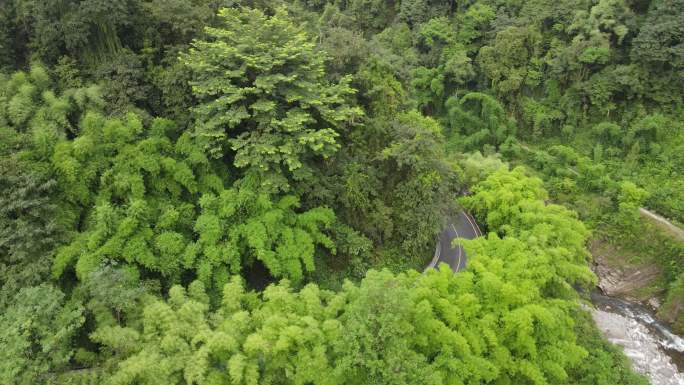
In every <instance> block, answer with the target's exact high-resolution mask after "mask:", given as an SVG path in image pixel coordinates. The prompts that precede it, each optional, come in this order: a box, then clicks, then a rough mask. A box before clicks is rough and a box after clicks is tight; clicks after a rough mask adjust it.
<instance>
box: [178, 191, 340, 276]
mask: <svg viewBox="0 0 684 385" xmlns="http://www.w3.org/2000/svg"><path fill="white" fill-rule="evenodd" d="M271 199H272V198H271V197H270V196H269V195H268V194H266V193H263V192H262V193H259V192H258V187H257V186H254V185H251V186H250V185H248V184H245V185H242V186H241V187H239V188H232V189H229V190H224V191H222V192H221V193H220V195H218V196H216V195H214V194H211V193H209V194H205V195H203V196H202V197H201V198H200V201H199V202H200V206H201V213H200V215H199V216H198V217H197V221H196V222H195V227H194V229H195V232H196V233H197V234H198V235H199V239H198V240H197V242H195V243H193V244H190V245H188V247H187V249H186V251H185V254H184V256H183V257H184V258H185V260H186V261H185V263H186V264H189V263H193V264H195V265H197V266H198V276H199V278H200V279H201V280H202V281H204V282H209V281H210V280H209V278H210V277H212V276H215V277H217V278H218V277H220V278H219V279H221V280H222V281H219V282H223V281H225V279H227V273H228V272H230V273H232V274H234V273H238V272H239V271H240V269H241V266H242V265H243V264H244V263H245V261H244V260H243V259H245V258H246V260H247V264H250V265H251V263H252V259H257V260H259V261H261V262H262V263H263V264H264V265H265V266H266V268H267V269H268V271H269V272H270V273H271V275H272V276H274V277H276V278H280V277H287V278H290V279H292V280H294V281H300V280H301V279H302V278H303V273H304V272H311V271H313V270H314V260H313V255H314V251H315V246H316V245H319V244H320V245H323V246H325V247H326V248H328V249H329V250H331V251H332V252H333V253H334V249H335V246H334V244H333V242H332V240H331V239H330V238H329V237H328V236H327V235H326V234H324V233H323V230H324V229H328V228H329V227H330V226H331V225H332V223H333V221H334V219H335V214H334V213H333V212H332V210H330V209H327V208H320V207H319V208H314V209H311V210H308V211H306V212H304V213H301V214H298V213H296V212H295V209H296V208H297V207H298V206H299V201H298V199H297V198H296V197H295V196H284V197H282V198H280V199H279V200H278V201H275V202H273V201H272V200H271ZM196 254H199V255H196ZM191 261H192V262H191Z"/></svg>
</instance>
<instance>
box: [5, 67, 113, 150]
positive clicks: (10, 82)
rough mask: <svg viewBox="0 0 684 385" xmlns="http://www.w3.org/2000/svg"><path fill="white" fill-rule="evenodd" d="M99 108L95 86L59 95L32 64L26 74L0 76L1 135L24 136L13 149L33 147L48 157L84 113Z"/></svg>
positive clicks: (42, 71)
mask: <svg viewBox="0 0 684 385" xmlns="http://www.w3.org/2000/svg"><path fill="white" fill-rule="evenodd" d="M101 106H102V98H101V96H100V91H99V88H98V87H96V86H90V87H85V88H73V89H67V90H63V92H62V93H61V94H59V93H57V92H55V91H54V90H53V89H52V87H51V79H50V77H49V75H48V73H47V70H46V69H45V68H44V67H42V66H40V65H33V66H32V67H31V70H30V71H29V72H28V73H25V72H17V73H15V74H13V75H12V76H10V77H4V76H2V77H0V130H2V131H1V132H3V136H4V135H6V134H4V132H5V130H11V131H14V132H16V133H19V134H25V135H24V138H22V140H21V141H20V142H19V146H20V147H19V148H15V150H16V149H21V148H22V147H21V146H27V145H28V144H32V145H33V146H34V148H35V150H36V151H37V152H38V154H37V155H38V156H40V157H46V156H48V154H49V151H50V150H51V148H50V146H51V145H53V144H54V142H55V141H56V139H58V138H62V137H64V136H65V135H67V134H71V135H73V134H74V133H75V132H76V129H77V127H75V125H76V123H77V122H78V119H80V117H81V116H82V114H83V113H84V112H85V111H86V110H98V109H99V108H101ZM2 150H3V152H4V151H6V149H2Z"/></svg>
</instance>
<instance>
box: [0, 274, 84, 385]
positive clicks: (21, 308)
mask: <svg viewBox="0 0 684 385" xmlns="http://www.w3.org/2000/svg"><path fill="white" fill-rule="evenodd" d="M12 303H13V304H12V305H11V306H9V307H8V308H7V309H6V310H5V311H4V312H3V314H2V315H0V344H1V345H2V347H3V348H2V351H1V352H0V381H2V383H3V384H7V385H15V384H16V385H29V384H37V383H43V384H47V383H54V382H53V380H54V377H55V373H56V371H58V370H61V369H64V368H65V367H66V366H67V364H68V363H69V360H70V358H71V356H72V354H73V348H72V347H71V338H72V337H73V336H74V334H75V333H76V331H77V330H78V328H79V327H80V326H81V325H82V324H83V322H84V318H83V316H82V311H83V309H81V307H80V306H78V305H77V304H73V303H68V302H67V303H65V300H64V294H62V292H60V291H59V289H57V288H55V287H53V286H51V285H47V284H42V285H40V286H35V287H30V288H24V289H21V290H20V291H19V292H18V293H17V294H16V295H15V296H14V298H13V299H12Z"/></svg>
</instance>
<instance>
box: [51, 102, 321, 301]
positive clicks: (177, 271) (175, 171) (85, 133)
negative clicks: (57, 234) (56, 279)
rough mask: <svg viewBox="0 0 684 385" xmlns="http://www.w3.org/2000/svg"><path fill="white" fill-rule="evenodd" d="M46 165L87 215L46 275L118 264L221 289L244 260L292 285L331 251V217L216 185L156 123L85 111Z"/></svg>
mask: <svg viewBox="0 0 684 385" xmlns="http://www.w3.org/2000/svg"><path fill="white" fill-rule="evenodd" d="M179 135H180V136H179ZM53 161H54V167H55V169H56V170H57V173H58V175H59V177H60V185H61V186H63V188H64V190H65V191H66V192H67V193H66V196H67V199H69V200H70V201H72V202H73V204H74V205H76V206H79V207H82V208H83V209H84V214H83V215H86V217H87V218H88V219H87V221H86V222H85V225H84V228H83V229H82V232H81V233H80V234H79V235H78V236H77V237H76V238H75V239H74V240H73V241H72V242H71V244H69V245H67V246H65V247H63V248H62V249H61V250H60V251H59V253H58V254H57V257H56V259H55V263H54V266H53V274H54V275H55V276H61V275H63V274H64V272H65V271H66V270H68V269H70V268H71V267H72V266H73V268H74V269H75V271H76V274H77V276H78V277H79V278H80V279H82V280H83V279H86V278H87V277H88V275H89V274H90V273H91V272H93V271H95V270H96V269H97V268H98V267H99V266H101V265H102V264H106V263H110V262H113V261H118V262H120V263H125V264H127V265H129V266H135V267H137V268H138V269H141V273H144V272H149V273H154V274H158V275H160V276H162V277H164V278H165V279H166V280H169V281H170V282H177V281H178V280H179V279H180V277H181V275H182V273H184V272H185V271H188V270H191V271H194V272H195V274H196V276H197V277H198V278H199V279H201V280H202V281H204V282H205V283H206V284H207V285H208V287H218V288H220V287H221V286H222V285H223V283H225V282H226V279H227V277H228V274H229V273H233V274H235V273H238V272H240V270H241V267H242V266H243V265H244V264H245V263H247V264H251V263H252V262H253V258H256V259H258V260H261V261H262V262H263V263H264V264H265V265H266V267H267V268H268V269H269V271H270V272H271V274H272V275H273V276H276V277H290V278H292V279H295V280H299V279H301V278H302V273H303V271H304V270H306V271H311V270H313V267H314V264H313V254H314V251H315V245H317V244H323V245H325V246H326V247H328V248H329V249H333V248H334V246H333V245H332V241H331V240H330V239H329V238H328V237H327V236H326V235H324V234H323V233H322V232H321V231H322V230H323V229H324V228H327V227H328V226H330V225H331V223H332V221H333V220H334V214H333V213H332V212H331V211H330V210H328V209H322V208H321V209H312V210H309V211H306V212H303V213H295V211H294V208H296V207H297V205H298V202H297V199H296V198H295V197H292V196H289V197H284V198H281V199H280V200H278V201H276V202H272V201H271V199H272V198H271V197H270V196H269V195H268V194H266V193H258V192H257V190H256V188H255V187H250V186H249V183H246V182H244V181H243V183H242V185H241V186H240V187H237V186H236V187H234V188H231V189H225V188H224V180H222V178H220V177H219V176H218V174H217V173H216V171H218V169H216V168H215V166H214V165H212V164H211V163H210V161H209V160H208V159H207V157H206V156H205V155H204V154H203V153H202V152H201V151H200V150H199V149H198V147H196V146H195V145H194V144H193V143H192V141H191V139H190V135H189V134H188V133H187V132H186V133H182V134H181V133H180V132H178V131H177V128H176V127H175V126H174V125H173V124H172V123H171V122H169V121H166V120H163V119H156V120H154V121H153V122H152V123H151V125H150V126H149V127H145V126H144V125H143V124H142V122H141V121H140V120H139V119H138V118H137V117H135V116H134V115H129V116H128V117H127V118H126V120H118V119H105V118H103V117H101V116H98V115H94V114H93V115H88V116H87V117H86V118H85V119H84V120H83V122H82V124H81V127H80V135H79V136H78V137H77V138H76V139H75V140H73V141H63V142H61V143H59V144H58V145H57V146H56V149H55V153H54V155H53ZM91 205H94V206H93V207H92V209H91ZM300 260H301V261H302V262H301V263H302V264H303V265H304V267H303V268H302V266H301V265H300Z"/></svg>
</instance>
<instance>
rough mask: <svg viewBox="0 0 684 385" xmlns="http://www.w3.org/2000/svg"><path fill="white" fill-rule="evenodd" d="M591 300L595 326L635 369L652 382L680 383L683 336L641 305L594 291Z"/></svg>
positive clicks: (682, 378) (683, 371)
mask: <svg viewBox="0 0 684 385" xmlns="http://www.w3.org/2000/svg"><path fill="white" fill-rule="evenodd" d="M591 301H592V302H593V303H594V306H595V307H596V308H595V309H593V310H592V316H593V318H594V321H595V322H596V325H597V326H598V328H599V329H600V330H601V331H602V332H603V334H604V335H605V337H606V338H607V339H608V340H609V341H610V342H612V343H614V344H616V345H620V346H622V347H623V349H624V352H625V355H627V357H629V359H630V360H631V361H632V363H633V367H634V369H635V370H636V371H637V372H639V373H642V374H644V375H646V376H647V377H648V379H649V380H650V382H651V384H652V385H684V338H681V337H679V336H677V335H675V334H674V333H672V331H671V330H670V329H669V328H668V327H667V326H665V325H663V324H662V323H660V322H658V321H657V320H656V319H655V317H653V315H652V314H651V312H650V311H649V310H648V309H646V308H645V307H643V306H641V305H638V304H634V303H631V302H627V301H623V300H620V299H617V298H612V297H607V296H605V295H602V294H600V293H596V292H595V293H592V294H591Z"/></svg>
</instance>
